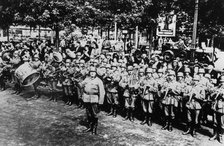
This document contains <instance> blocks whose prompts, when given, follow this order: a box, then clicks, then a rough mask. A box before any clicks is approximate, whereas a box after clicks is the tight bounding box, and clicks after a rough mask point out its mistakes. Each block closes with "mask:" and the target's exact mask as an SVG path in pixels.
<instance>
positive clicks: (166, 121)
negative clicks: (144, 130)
mask: <svg viewBox="0 0 224 146" xmlns="http://www.w3.org/2000/svg"><path fill="white" fill-rule="evenodd" d="M168 128H169V121H168V117H167V116H166V117H165V125H164V126H163V127H162V128H161V129H162V130H166V129H168Z"/></svg>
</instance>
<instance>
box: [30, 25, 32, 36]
mask: <svg viewBox="0 0 224 146" xmlns="http://www.w3.org/2000/svg"><path fill="white" fill-rule="evenodd" d="M31 32H32V27H31V26H30V37H31Z"/></svg>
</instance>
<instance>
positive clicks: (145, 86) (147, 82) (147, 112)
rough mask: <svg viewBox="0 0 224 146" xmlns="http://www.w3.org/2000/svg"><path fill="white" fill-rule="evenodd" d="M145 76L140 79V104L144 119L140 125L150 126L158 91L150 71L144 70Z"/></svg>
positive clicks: (148, 69)
mask: <svg viewBox="0 0 224 146" xmlns="http://www.w3.org/2000/svg"><path fill="white" fill-rule="evenodd" d="M146 73H147V75H146V76H144V77H143V78H140V81H139V82H140V83H139V84H140V88H141V89H142V92H141V93H142V94H141V104H142V108H143V111H144V116H145V119H144V120H143V121H142V122H141V124H142V125H143V124H146V123H147V124H148V126H152V122H151V118H152V113H153V108H154V102H155V96H156V93H157V91H158V85H157V82H156V81H155V80H154V79H153V77H152V69H151V68H147V69H146Z"/></svg>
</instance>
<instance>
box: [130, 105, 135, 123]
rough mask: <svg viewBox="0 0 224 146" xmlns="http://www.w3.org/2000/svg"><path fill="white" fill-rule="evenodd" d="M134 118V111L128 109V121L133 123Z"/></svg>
mask: <svg viewBox="0 0 224 146" xmlns="http://www.w3.org/2000/svg"><path fill="white" fill-rule="evenodd" d="M134 120H135V118H134V109H132V108H131V109H130V121H131V122H134Z"/></svg>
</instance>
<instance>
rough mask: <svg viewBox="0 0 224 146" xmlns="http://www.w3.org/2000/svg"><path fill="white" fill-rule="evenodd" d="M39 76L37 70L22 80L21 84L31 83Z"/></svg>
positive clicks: (27, 84)
mask: <svg viewBox="0 0 224 146" xmlns="http://www.w3.org/2000/svg"><path fill="white" fill-rule="evenodd" d="M39 78H40V73H38V72H35V73H33V74H30V75H29V76H27V77H26V78H25V79H24V80H23V82H22V85H23V86H30V85H33V84H34V83H35V82H36V81H37V80H38V79H39Z"/></svg>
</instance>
